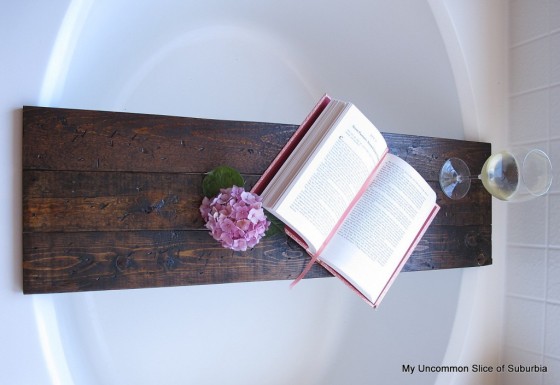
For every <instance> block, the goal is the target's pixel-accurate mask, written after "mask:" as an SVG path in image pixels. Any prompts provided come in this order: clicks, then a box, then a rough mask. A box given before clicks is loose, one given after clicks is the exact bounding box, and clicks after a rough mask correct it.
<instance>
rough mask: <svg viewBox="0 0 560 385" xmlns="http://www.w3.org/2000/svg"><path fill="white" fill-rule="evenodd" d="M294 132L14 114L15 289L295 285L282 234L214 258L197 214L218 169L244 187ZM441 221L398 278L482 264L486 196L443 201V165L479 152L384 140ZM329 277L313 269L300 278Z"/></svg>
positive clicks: (303, 258)
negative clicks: (19, 284) (19, 248)
mask: <svg viewBox="0 0 560 385" xmlns="http://www.w3.org/2000/svg"><path fill="white" fill-rule="evenodd" d="M296 128H297V126H295V125H286V124H273V123H259V122H237V121H219V120H208V119H195V118H179V117H168V116H157V115H145V114H130V113H114V112H100V111H82V110H68V109H54V108H40V107H24V109H23V202H22V204H23V291H24V292H25V293H51V292H68V291H85V290H109V289H130V288H144V287H161V286H176V285H198V284H212V283H227V282H246V281H261V280H283V279H293V278H295V277H296V276H297V275H298V274H299V273H300V272H301V270H302V269H303V267H304V266H305V264H306V263H307V261H308V256H307V255H306V254H305V252H304V251H303V250H302V249H301V248H300V247H299V246H297V245H296V244H295V243H294V242H293V241H291V240H290V239H289V238H287V237H286V236H285V235H284V234H283V233H281V232H277V233H275V234H273V235H270V236H267V237H265V238H264V239H263V241H261V243H260V244H259V245H258V246H257V247H255V248H254V249H253V250H251V251H247V252H233V251H231V250H226V249H223V248H222V247H221V246H220V245H219V244H218V243H217V242H216V241H214V240H213V239H212V238H211V237H210V235H209V234H208V233H207V231H206V230H205V229H204V228H203V223H202V220H201V218H200V215H199V213H198V207H199V205H200V201H201V199H202V190H201V181H202V179H203V177H204V173H205V172H207V171H209V170H211V169H213V168H214V167H216V166H218V165H221V164H227V165H230V166H232V167H235V168H237V169H238V170H240V171H241V172H242V173H243V174H244V176H245V179H246V188H250V187H251V186H252V184H253V183H255V181H256V180H257V179H258V176H259V175H260V174H261V173H262V172H263V171H264V170H265V169H266V167H267V166H268V164H270V162H271V161H272V159H273V158H274V157H275V155H276V154H277V153H278V151H280V149H281V148H282V146H283V144H284V143H286V141H287V140H288V139H289V137H290V136H291V134H292V133H293V132H294V131H295V129H296ZM384 136H385V138H386V139H387V142H388V144H389V147H390V151H391V152H392V153H394V154H396V155H398V156H400V157H402V158H404V159H406V160H407V161H408V162H409V163H410V164H412V165H413V166H414V167H415V168H416V169H417V170H418V171H419V172H420V173H421V174H422V175H423V176H424V178H426V179H427V180H428V181H430V183H431V184H432V187H433V188H434V190H435V191H436V192H437V193H438V204H439V205H440V206H441V210H440V212H439V214H438V216H437V217H436V219H435V220H434V223H433V224H432V226H430V228H429V229H428V231H427V233H426V234H425V236H424V237H423V239H422V240H421V241H420V244H419V245H418V247H417V248H416V249H415V251H414V253H413V254H412V256H411V258H410V259H409V261H408V263H407V264H406V266H405V268H404V269H403V270H404V271H418V270H431V269H446V268H458V267H471V266H482V265H488V264H491V263H492V259H491V198H490V195H489V194H488V193H486V192H485V191H484V189H483V188H482V186H481V184H480V183H479V182H473V187H472V190H471V192H470V193H469V195H468V196H467V198H465V199H463V200H460V201H451V200H449V199H447V198H445V197H444V196H443V194H442V193H441V191H440V189H439V186H438V184H437V173H438V172H439V168H440V167H441V165H442V163H443V162H444V161H445V159H447V158H449V157H451V156H458V157H461V158H463V159H464V160H465V161H466V162H467V164H468V165H469V167H470V168H471V169H472V170H476V171H478V170H480V169H481V168H482V164H483V163H484V160H485V159H486V158H487V157H488V156H489V155H490V145H489V144H487V143H479V142H468V141H457V140H449V139H438V138H430V137H420V136H410V135H401V134H388V133H387V134H384ZM327 276H330V274H329V273H328V272H327V271H326V270H324V269H323V268H322V267H320V266H319V265H316V266H314V267H313V269H312V270H311V271H310V273H309V274H308V275H307V278H316V277H327Z"/></svg>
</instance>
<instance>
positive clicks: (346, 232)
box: [319, 154, 436, 302]
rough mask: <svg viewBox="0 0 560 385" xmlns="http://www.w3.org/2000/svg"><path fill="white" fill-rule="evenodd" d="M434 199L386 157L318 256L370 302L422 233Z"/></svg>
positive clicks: (407, 169) (405, 167)
mask: <svg viewBox="0 0 560 385" xmlns="http://www.w3.org/2000/svg"><path fill="white" fill-rule="evenodd" d="M435 200H436V196H435V192H434V191H433V190H432V188H431V187H430V186H429V185H428V184H427V183H426V181H424V179H423V178H422V177H421V176H420V175H419V174H418V173H417V172H416V170H414V168H412V166H410V165H409V164H408V163H406V162H405V161H404V160H402V159H400V158H398V157H397V156H395V155H392V154H388V155H387V157H386V158H385V161H384V162H383V164H382V165H381V166H380V168H379V171H378V173H377V175H376V178H375V179H374V181H373V182H372V184H371V185H370V187H369V188H368V189H367V191H366V192H365V193H364V195H363V196H362V199H361V200H360V201H359V202H358V203H357V204H356V206H355V207H354V209H353V210H352V212H351V213H350V214H349V215H348V217H347V219H346V221H345V222H344V223H343V224H342V226H341V227H340V229H339V230H338V232H337V233H336V235H335V236H334V237H333V239H332V240H331V242H330V243H329V244H328V245H327V247H326V248H325V250H324V251H323V253H322V254H321V255H320V256H319V258H320V259H321V260H322V261H323V262H326V263H328V264H329V265H330V266H331V267H333V268H334V269H335V270H336V271H338V272H339V273H340V274H341V275H342V276H344V277H345V278H346V279H347V280H348V281H350V282H351V283H353V284H354V285H356V286H357V287H358V289H359V290H360V291H362V292H363V293H364V294H365V295H366V296H367V297H368V298H370V300H371V301H372V302H375V301H376V299H377V297H378V296H379V295H381V294H382V292H383V290H384V288H385V286H386V284H387V282H388V281H389V280H390V279H391V277H392V275H393V274H394V272H395V269H397V267H398V266H399V264H400V262H401V260H402V259H403V257H404V256H406V254H407V252H408V250H409V248H410V246H411V244H412V243H413V242H414V241H415V239H416V238H417V235H418V233H419V232H420V231H422V229H423V227H424V224H425V222H426V220H427V218H428V217H429V216H430V215H431V213H432V211H433V210H434V206H435Z"/></svg>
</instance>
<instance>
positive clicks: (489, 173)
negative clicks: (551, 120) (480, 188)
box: [439, 148, 552, 201]
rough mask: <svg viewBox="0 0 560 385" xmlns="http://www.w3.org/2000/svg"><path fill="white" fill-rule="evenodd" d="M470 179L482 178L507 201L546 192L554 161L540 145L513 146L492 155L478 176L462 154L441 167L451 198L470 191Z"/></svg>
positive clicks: (550, 180)
mask: <svg viewBox="0 0 560 385" xmlns="http://www.w3.org/2000/svg"><path fill="white" fill-rule="evenodd" d="M471 179H480V180H482V184H483V185H484V188H486V190H487V191H488V192H489V193H490V194H492V195H493V196H494V197H496V198H498V199H501V200H504V201H523V200H528V199H531V198H535V197H538V196H541V195H544V194H546V192H547V191H548V189H549V188H550V185H551V184H552V164H551V162H550V159H549V157H548V156H547V155H546V153H544V152H543V151H541V150H538V149H524V148H517V149H510V150H504V151H501V152H498V153H496V154H493V155H492V156H490V157H489V158H488V159H487V160H486V162H485V163H484V166H482V171H481V173H480V175H478V176H471V175H470V171H469V168H468V167H467V165H466V164H465V162H463V161H462V160H461V159H459V158H450V159H448V160H447V161H446V162H445V163H444V165H443V167H442V169H441V171H440V177H439V182H440V186H441V188H442V190H443V192H444V193H445V195H446V196H448V197H449V198H451V199H461V198H463V197H464V196H465V195H466V194H467V193H468V191H469V188H470V184H471Z"/></svg>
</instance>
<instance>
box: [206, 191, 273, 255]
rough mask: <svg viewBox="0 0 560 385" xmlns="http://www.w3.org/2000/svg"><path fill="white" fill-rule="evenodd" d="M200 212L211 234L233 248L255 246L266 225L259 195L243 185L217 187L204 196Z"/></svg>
mask: <svg viewBox="0 0 560 385" xmlns="http://www.w3.org/2000/svg"><path fill="white" fill-rule="evenodd" d="M200 214H201V215H202V218H203V219H204V222H206V228H207V229H209V230H210V234H212V237H214V239H215V240H217V241H219V242H221V243H222V246H223V247H227V248H229V249H232V250H236V251H245V250H247V248H253V247H255V245H256V244H257V243H259V241H260V239H261V238H262V237H263V235H264V233H265V232H266V230H268V227H269V226H270V222H269V221H268V220H267V219H266V215H265V214H264V210H263V208H262V198H261V197H260V196H258V195H257V194H253V193H251V192H249V191H245V190H244V189H243V187H237V186H233V187H231V188H228V189H221V190H220V193H219V194H218V195H217V196H216V197H214V198H212V199H209V198H207V197H204V199H203V200H202V205H201V206H200Z"/></svg>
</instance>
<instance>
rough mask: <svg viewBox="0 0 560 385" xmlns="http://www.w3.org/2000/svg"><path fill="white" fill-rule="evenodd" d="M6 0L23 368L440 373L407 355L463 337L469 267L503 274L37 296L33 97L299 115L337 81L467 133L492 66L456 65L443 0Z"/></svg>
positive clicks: (107, 379)
mask: <svg viewBox="0 0 560 385" xmlns="http://www.w3.org/2000/svg"><path fill="white" fill-rule="evenodd" d="M318 7H321V8H322V11H321V13H320V14H318V13H317V11H316V9H317V8H318ZM442 7H443V8H442ZM2 8H3V12H2V13H0V21H1V23H0V32H1V33H2V34H1V36H3V37H2V40H0V42H1V44H2V46H1V47H0V48H1V49H2V52H5V53H8V60H7V61H2V64H1V65H2V71H1V73H0V77H1V79H2V84H6V85H7V87H5V88H4V90H3V91H2V99H1V100H0V103H1V114H2V115H1V119H2V122H3V125H4V126H5V127H7V129H5V130H2V131H0V134H1V135H2V141H1V143H2V144H1V145H2V146H4V151H2V152H1V156H2V157H3V162H1V165H0V167H1V169H0V170H1V172H2V176H3V180H9V181H11V183H10V184H6V183H5V184H3V186H2V190H1V191H2V197H3V198H5V199H4V200H5V201H8V202H11V203H12V204H11V205H9V207H8V209H7V210H5V211H4V212H3V213H2V217H1V218H2V228H3V229H5V232H4V234H3V235H2V240H3V244H4V246H5V254H6V255H7V256H9V258H5V259H4V260H2V262H1V265H0V274H1V277H2V279H1V280H0V282H1V285H2V290H1V292H0V299H1V302H0V303H1V304H2V305H1V306H2V316H1V317H2V318H1V326H2V327H1V329H0V340H2V341H3V343H2V347H0V352H1V355H0V368H1V369H2V376H3V377H5V380H6V381H5V382H6V383H44V384H49V383H50V384H74V383H75V384H100V383H103V384H121V383H135V384H152V383H155V382H158V383H167V384H170V383H196V384H201V383H202V384H204V383H208V384H211V383H212V384H213V383H219V382H221V383H224V382H225V383H234V384H236V383H239V384H247V383H262V382H263V379H264V378H266V382H267V383H270V384H284V383H294V382H297V383H307V384H314V383H317V384H339V383H354V384H369V383H372V381H373V380H378V381H381V382H385V383H391V382H395V381H396V382H399V383H403V384H404V383H411V384H412V383H414V384H432V383H434V381H436V376H435V375H428V374H426V375H423V376H410V375H408V374H403V373H402V372H401V365H403V364H408V363H410V364H417V363H427V364H433V365H437V364H439V363H441V362H442V361H443V360H444V359H445V357H447V358H449V357H452V356H453V354H455V353H454V352H456V350H457V349H459V348H458V347H459V346H462V345H463V344H464V341H463V340H461V333H463V332H464V331H465V330H466V326H465V324H464V321H463V320H460V322H459V324H458V323H457V322H455V314H456V310H457V314H463V315H464V314H465V313H464V312H467V313H466V314H469V315H471V317H472V314H474V313H473V312H472V310H473V308H474V307H475V305H474V304H473V301H472V299H469V298H468V295H467V297H466V298H465V300H459V298H463V297H462V296H465V295H466V294H465V293H468V292H471V291H472V290H473V287H472V286H468V285H466V283H465V282H466V281H465V280H463V278H464V276H465V274H468V276H469V277H476V282H475V281H469V282H470V283H469V285H473V284H476V285H477V286H479V284H480V281H481V279H482V280H484V279H488V278H489V277H484V276H483V274H484V273H478V270H480V269H477V271H473V272H468V273H464V272H463V271H462V270H451V271H436V272H422V273H410V274H409V273H406V274H402V275H401V276H400V277H399V279H398V280H397V282H396V283H395V284H394V286H393V288H392V289H391V291H390V292H389V294H388V295H387V297H386V298H385V299H384V302H383V303H382V305H381V308H380V309H379V310H378V311H372V310H371V309H369V308H368V307H367V306H366V305H364V304H363V303H362V302H361V300H359V299H357V298H355V296H354V294H353V293H351V292H349V291H348V290H347V289H346V288H345V287H344V286H343V285H342V284H340V283H339V282H338V281H336V280H334V279H317V280H305V281H303V282H302V283H300V285H298V287H296V288H295V289H294V290H289V289H288V287H287V285H288V282H262V283H246V284H231V285H213V286H199V287H179V288H163V289H146V290H129V291H114V292H99V293H75V294H59V295H41V296H23V295H22V294H21V282H20V281H21V272H20V271H21V262H20V259H21V234H20V230H19V229H20V228H21V207H20V202H21V186H20V184H21V160H20V159H21V136H20V135H21V134H20V133H21V112H20V111H19V110H18V109H19V108H21V106H22V105H24V104H31V105H33V104H40V105H45V106H59V107H76V108H86V109H106V110H114V111H128V112H146V113H158V114H170V115H180V116H197V117H208V118H223V119H240V120H260V121H275V122H286V123H298V122H299V121H301V120H302V119H303V117H304V116H305V115H306V113H307V112H308V111H309V109H310V108H311V106H312V105H313V104H314V102H315V101H316V100H317V99H318V98H319V97H320V95H321V94H322V93H324V92H328V93H330V94H331V95H333V96H335V97H337V98H341V99H347V100H351V101H353V102H354V103H355V104H356V105H358V106H359V107H360V109H361V110H363V111H364V113H366V115H369V116H370V117H371V119H372V120H373V121H374V123H375V124H376V125H377V126H378V127H379V128H380V129H381V130H383V131H389V132H402V133H410V134H420V135H433V136H441V137H452V138H462V137H464V129H463V128H464V125H463V122H464V121H468V119H466V118H465V107H464V106H465V105H467V104H468V103H467V102H465V101H464V100H463V99H464V97H461V98H460V97H458V95H463V94H464V91H462V90H464V89H465V88H464V87H467V88H469V87H471V86H472V85H473V84H476V83H475V82H471V81H466V82H465V80H464V78H461V77H460V74H459V75H458V71H457V65H454V67H453V68H454V70H453V71H452V67H451V66H450V60H451V62H452V63H453V62H454V60H455V61H457V63H462V62H461V61H460V60H459V59H457V58H456V57H455V58H454V57H453V56H450V58H451V59H450V58H449V57H448V55H447V52H451V51H452V49H451V50H450V48H449V47H451V46H453V44H452V42H453V39H451V38H453V37H454V36H455V35H454V34H455V31H454V30H453V29H451V30H447V31H446V30H445V28H442V25H445V23H446V22H447V23H450V20H451V19H449V13H447V8H446V5H445V4H444V3H441V4H439V2H437V1H432V2H427V3H424V2H418V1H413V0H410V1H399V2H393V1H388V0H387V1H380V2H375V3H371V4H370V3H361V2H360V3H359V2H335V1H332V2H319V1H313V2H298V1H290V2H285V3H283V5H282V7H279V6H277V5H276V3H267V4H263V2H256V1H241V2H235V3H234V2H217V1H209V2H204V3H200V4H198V3H193V2H185V4H182V3H180V2H171V1H161V2H158V3H157V6H152V7H151V6H149V5H147V4H146V3H144V2H142V3H141V4H139V3H138V2H125V1H123V2H119V3H118V4H116V2H111V3H108V2H103V3H102V2H96V3H94V2H90V1H74V2H72V3H70V2H55V3H53V4H49V5H48V6H47V5H42V4H34V3H31V2H18V3H13V4H9V5H8V4H4V5H2ZM432 10H434V12H433V13H432ZM434 15H436V16H437V22H436V19H435V18H434ZM438 15H439V16H438ZM438 28H439V29H438ZM440 29H441V31H444V37H443V38H442V35H441V34H440ZM446 36H447V37H446ZM450 39H451V40H450ZM450 41H451V43H450ZM444 43H445V44H444ZM446 47H447V49H446ZM460 79H462V80H461V81H459V80H460ZM455 81H456V82H457V85H458V88H459V92H457V89H456V87H455V84H456V83H455ZM467 94H468V92H467ZM459 100H461V104H459ZM473 100H474V101H473ZM473 100H470V102H471V104H472V105H476V100H477V99H473ZM465 103H467V104H465ZM461 110H462V111H463V115H461V113H460V112H461ZM476 119H479V118H478V117H477V118H476ZM476 119H475V120H476ZM465 126H467V125H465ZM480 276H482V278H480ZM461 282H462V283H461ZM461 293H462V294H461ZM458 303H460V305H459V307H457V304H458ZM461 312H463V313H461ZM462 322H463V323H462ZM454 325H455V326H454ZM469 327H470V326H469ZM450 338H451V342H452V344H453V346H451V345H450V346H449V347H448V341H449V339H450ZM461 351H463V350H461ZM446 352H447V353H446ZM457 354H459V353H457ZM461 354H462V353H461ZM407 376H408V377H407Z"/></svg>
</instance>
